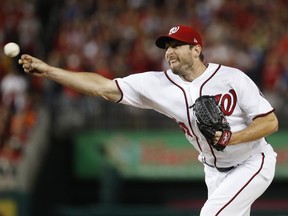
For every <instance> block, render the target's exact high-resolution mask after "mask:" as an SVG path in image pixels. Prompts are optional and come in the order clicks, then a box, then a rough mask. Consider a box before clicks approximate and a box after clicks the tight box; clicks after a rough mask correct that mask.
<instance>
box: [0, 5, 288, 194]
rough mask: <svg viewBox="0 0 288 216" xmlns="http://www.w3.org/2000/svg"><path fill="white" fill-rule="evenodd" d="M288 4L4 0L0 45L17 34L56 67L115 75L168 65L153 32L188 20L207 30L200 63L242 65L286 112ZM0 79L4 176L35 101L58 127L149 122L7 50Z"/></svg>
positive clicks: (26, 49) (21, 145) (33, 116)
mask: <svg viewBox="0 0 288 216" xmlns="http://www.w3.org/2000/svg"><path fill="white" fill-rule="evenodd" d="M287 8H288V1H287V0H242V1H238V0H105V1H101V0H58V1H57V0H51V1H48V0H41V1H40V0H2V1H1V7H0V44H1V47H3V46H4V44H5V43H7V42H10V41H13V42H17V43H18V44H19V45H20V47H21V53H29V54H32V55H35V56H38V57H40V58H41V59H43V60H45V61H47V62H48V63H50V64H52V65H54V66H59V67H62V68H66V69H69V70H73V71H91V72H95V73H98V74H102V75H103V76H105V77H108V78H111V79H113V78H115V77H124V76H127V75H129V74H132V73H140V72H142V71H149V70H153V71H155V70H165V69H167V64H166V63H165V61H164V51H163V50H160V49H158V48H157V47H156V46H155V39H156V38H157V36H159V34H166V33H167V31H168V30H169V29H170V28H171V27H173V26H175V25H177V24H184V25H191V26H194V27H195V28H196V29H198V30H199V31H200V33H201V34H202V36H203V39H204V56H205V59H204V60H205V61H206V62H216V63H221V64H226V65H229V66H234V67H238V68H240V69H242V70H243V71H244V72H245V73H247V74H248V75H249V76H250V77H251V78H252V79H253V80H254V81H255V82H256V83H257V85H258V86H259V88H260V89H261V91H262V92H263V93H264V95H265V96H266V97H267V99H268V100H270V102H271V103H272V105H273V106H274V107H275V108H276V112H277V113H278V115H279V116H281V117H282V116H284V117H287V115H288V91H287V88H288V31H287V26H288V13H287ZM0 82H1V91H0V95H1V98H2V99H1V106H0V109H1V117H0V121H1V122H0V136H1V143H0V175H1V174H2V173H4V172H5V167H7V160H8V162H11V161H12V162H11V163H12V164H14V163H17V160H18V158H19V157H20V156H19V155H21V152H22V151H23V149H25V145H26V144H27V140H29V134H30V132H31V130H33V127H34V126H35V123H36V121H37V109H38V107H39V106H40V105H45V106H47V107H49V108H51V112H52V114H53V118H54V123H55V125H56V128H58V130H61V129H63V128H65V127H67V126H71V125H76V126H77V125H78V126H79V125H81V126H83V125H84V126H85V125H90V126H92V127H97V126H98V127H103V125H105V124H106V126H107V127H113V125H115V124H117V123H115V122H116V121H118V120H120V121H122V122H127V121H128V120H127V119H130V122H132V121H133V123H131V124H128V125H130V126H131V127H144V126H147V125H148V126H149V124H143V122H145V121H146V122H151V121H153V119H151V115H150V114H147V113H146V112H145V111H141V110H138V109H137V110H135V109H132V108H125V110H126V111H127V113H129V114H125V115H124V117H123V115H122V114H123V113H122V114H121V115H119V112H121V111H119V108H115V107H114V106H113V105H111V106H108V105H107V103H106V102H103V101H101V99H94V98H91V97H88V96H84V95H81V94H79V93H77V92H74V91H72V90H71V89H67V88H65V87H62V86H59V85H58V84H55V83H53V82H51V81H48V80H43V79H39V78H35V77H31V76H27V75H25V74H24V73H23V71H22V70H21V68H19V66H18V65H17V60H16V59H10V58H8V57H5V56H4V54H3V52H1V53H0ZM127 115H128V117H127ZM125 116H126V117H125ZM140 117H141V118H140ZM154 117H155V116H154ZM155 118H156V117H155ZM117 119H118V120H117ZM139 119H141V120H139ZM281 119H282V118H281ZM157 120H159V119H157ZM104 122H105V123H104ZM107 122H111V124H107ZM140 122H141V123H140ZM283 124H285V123H284V122H283ZM7 158H8V159H7ZM8 164H9V163H8ZM0 187H1V185H0ZM0 189H1V188H0Z"/></svg>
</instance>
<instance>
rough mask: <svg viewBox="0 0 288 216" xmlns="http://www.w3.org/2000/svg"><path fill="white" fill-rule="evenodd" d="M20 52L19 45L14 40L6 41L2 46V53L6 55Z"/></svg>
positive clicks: (13, 55)
mask: <svg viewBox="0 0 288 216" xmlns="http://www.w3.org/2000/svg"><path fill="white" fill-rule="evenodd" d="M19 53H20V47H19V45H18V44H16V43H14V42H10V43H7V44H6V45H5V46H4V54H5V55H6V56H8V57H15V56H17V55H18V54H19Z"/></svg>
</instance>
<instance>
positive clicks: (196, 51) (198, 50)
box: [193, 44, 202, 58]
mask: <svg viewBox="0 0 288 216" xmlns="http://www.w3.org/2000/svg"><path fill="white" fill-rule="evenodd" d="M193 48H194V52H193V53H194V55H193V56H194V57H195V58H198V57H199V56H200V54H201V52H202V47H201V46H200V45H199V44H197V45H195V46H194V47H193Z"/></svg>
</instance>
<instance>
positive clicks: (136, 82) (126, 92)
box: [116, 63, 274, 167]
mask: <svg viewBox="0 0 288 216" xmlns="http://www.w3.org/2000/svg"><path fill="white" fill-rule="evenodd" d="M116 82H117V85H118V87H119V89H120V91H121V92H122V96H123V97H122V99H121V100H120V101H119V102H120V103H123V104H128V105H132V106H135V107H140V108H148V109H154V110H156V111H158V112H160V113H162V114H164V115H166V116H168V117H170V118H172V119H174V120H175V121H176V122H177V123H178V124H179V126H180V127H181V128H182V130H183V131H184V132H185V135H186V137H187V139H188V140H189V142H190V143H191V144H192V145H193V146H194V147H195V148H196V149H197V150H198V151H199V153H200V154H199V159H200V160H201V161H205V162H206V163H207V164H211V165H214V166H216V167H230V166H234V165H237V164H239V163H241V162H243V161H244V160H246V159H247V158H249V157H250V156H251V155H253V154H254V153H260V152H262V151H263V150H264V149H265V148H266V147H267V145H268V144H267V142H266V140H265V139H264V138H262V139H259V140H257V141H253V142H250V143H243V144H238V145H232V146H227V147H226V148H225V149H224V151H217V150H215V149H213V148H212V147H211V146H210V145H209V144H208V143H207V141H206V139H205V138H204V136H203V135H202V134H201V132H200V131H199V129H198V127H197V124H196V119H195V117H194V113H193V111H192V109H191V106H192V105H193V104H194V102H195V100H196V99H197V98H198V97H199V96H201V95H214V96H216V99H217V101H218V102H219V103H220V104H221V106H222V110H223V111H224V114H225V116H226V118H227V120H228V122H229V123H230V126H231V131H232V132H233V131H239V130H241V129H243V128H245V127H246V126H247V124H249V122H251V121H252V120H253V119H254V118H256V117H257V116H261V115H266V114H268V113H270V112H273V111H274V109H273V108H272V107H271V105H270V104H269V102H268V101H267V100H266V99H265V98H264V97H263V95H262V94H261V93H260V91H259V90H258V87H257V86H256V85H255V83H254V82H253V81H252V80H251V79H250V78H249V77H248V76H247V75H246V74H245V73H243V72H242V71H240V70H238V69H235V68H231V67H226V66H223V65H219V64H213V63H209V65H208V67H207V69H206V70H205V71H204V73H203V74H202V75H201V76H199V77H198V78H196V79H195V80H193V81H192V82H188V81H184V80H183V79H181V78H180V77H179V76H178V75H175V74H173V72H172V71H171V70H168V71H164V72H145V73H139V74H133V75H130V76H128V77H125V78H117V79H116Z"/></svg>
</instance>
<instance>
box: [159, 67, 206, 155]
mask: <svg viewBox="0 0 288 216" xmlns="http://www.w3.org/2000/svg"><path fill="white" fill-rule="evenodd" d="M164 73H165V75H166V77H167V79H168V80H169V81H170V82H171V83H173V84H174V85H175V86H177V87H178V88H179V89H180V90H181V91H182V92H183V95H184V99H185V104H186V112H187V118H188V122H189V126H190V128H191V131H192V134H193V135H194V136H195V138H196V142H197V145H198V147H199V149H200V151H202V148H201V146H200V144H199V141H198V137H197V136H196V135H195V133H194V131H193V128H192V124H191V120H190V112H189V105H188V99H187V95H186V92H185V90H184V89H183V88H182V87H181V86H179V85H178V84H177V83H175V82H174V81H173V80H172V79H171V78H170V77H169V75H168V73H167V71H165V72H164Z"/></svg>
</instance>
